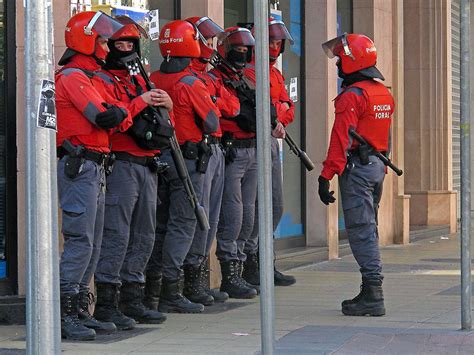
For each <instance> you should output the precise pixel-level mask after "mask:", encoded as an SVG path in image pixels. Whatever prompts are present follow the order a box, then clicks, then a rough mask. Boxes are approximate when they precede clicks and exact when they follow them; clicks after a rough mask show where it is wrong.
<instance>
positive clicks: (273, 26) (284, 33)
mask: <svg viewBox="0 0 474 355" xmlns="http://www.w3.org/2000/svg"><path fill="white" fill-rule="evenodd" d="M268 36H269V37H270V39H271V40H280V39H282V40H283V39H287V40H289V41H290V43H291V44H293V43H295V41H294V40H293V37H291V34H290V32H288V29H287V28H286V26H285V24H284V23H283V21H279V20H272V21H270V22H269V23H268Z"/></svg>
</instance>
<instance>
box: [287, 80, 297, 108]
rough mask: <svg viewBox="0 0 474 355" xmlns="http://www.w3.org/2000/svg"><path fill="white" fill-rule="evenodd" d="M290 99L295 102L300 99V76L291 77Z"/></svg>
mask: <svg viewBox="0 0 474 355" xmlns="http://www.w3.org/2000/svg"><path fill="white" fill-rule="evenodd" d="M289 95H290V99H291V100H292V101H293V102H297V101H298V78H296V77H295V78H291V79H290V91H289Z"/></svg>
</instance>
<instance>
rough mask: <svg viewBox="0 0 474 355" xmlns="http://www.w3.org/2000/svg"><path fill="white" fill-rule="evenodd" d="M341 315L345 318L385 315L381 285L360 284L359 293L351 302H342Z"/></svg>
mask: <svg viewBox="0 0 474 355" xmlns="http://www.w3.org/2000/svg"><path fill="white" fill-rule="evenodd" d="M342 313H343V314H345V315H346V316H383V315H385V306H384V298H383V291H382V284H381V283H379V284H370V283H362V286H361V292H360V293H359V294H358V295H357V296H356V297H355V298H353V299H352V300H346V301H345V302H343V306H342Z"/></svg>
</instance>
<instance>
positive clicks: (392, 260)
mask: <svg viewBox="0 0 474 355" xmlns="http://www.w3.org/2000/svg"><path fill="white" fill-rule="evenodd" d="M458 258H459V240H458V239H457V238H456V237H454V236H446V237H436V238H432V239H426V240H421V241H419V242H416V243H414V244H411V245H409V246H389V247H385V248H383V249H382V259H383V262H384V274H385V286H384V291H385V303H386V308H387V315H386V316H385V317H380V318H370V317H346V316H343V315H342V313H341V312H340V303H341V301H342V300H343V299H345V298H352V297H353V296H354V295H355V294H356V293H357V292H358V290H359V283H360V276H359V273H358V270H357V265H356V263H355V261H354V259H353V257H352V256H346V257H343V258H342V259H340V260H334V261H330V262H323V263H319V264H315V265H312V266H309V267H304V268H300V269H297V270H293V271H292V274H294V275H295V276H296V277H297V279H298V282H297V283H296V285H294V286H292V287H286V288H285V287H278V288H277V289H276V325H275V328H276V338H277V342H276V353H278V354H472V353H474V333H473V332H462V331H459V328H460V313H461V311H460V297H459V283H460V278H459V259H458ZM226 307H227V308H228V309H227V310H226V309H225V308H224V307H222V306H220V307H217V306H216V307H215V308H213V307H209V308H208V309H207V311H206V313H205V314H200V315H180V314H170V315H169V316H168V320H167V321H166V323H164V324H163V325H159V326H152V325H140V326H139V327H138V329H137V330H135V331H132V332H130V333H127V332H121V333H119V335H115V336H114V335H109V336H101V337H99V339H98V340H96V341H94V342H83V343H79V342H63V344H62V348H63V350H64V353H65V354H255V353H257V352H258V351H259V349H260V323H259V302H258V300H253V301H252V300H250V301H242V300H231V302H230V303H227V305H226ZM127 336H130V337H128V338H125V337H127ZM24 337H25V328H24V327H20V326H4V327H0V354H4V353H5V354H17V353H23V351H18V350H14V349H24V348H25V342H24Z"/></svg>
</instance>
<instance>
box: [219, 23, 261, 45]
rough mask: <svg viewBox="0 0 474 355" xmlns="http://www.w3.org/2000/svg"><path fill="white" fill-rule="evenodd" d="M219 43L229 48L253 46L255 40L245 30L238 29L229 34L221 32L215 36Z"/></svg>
mask: <svg viewBox="0 0 474 355" xmlns="http://www.w3.org/2000/svg"><path fill="white" fill-rule="evenodd" d="M217 39H218V41H219V43H225V41H226V40H227V43H228V44H229V45H231V46H255V39H254V38H253V36H252V34H251V33H250V31H249V30H248V29H246V28H242V27H239V28H237V29H235V30H233V31H231V32H223V33H220V34H219V35H218V36H217Z"/></svg>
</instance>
